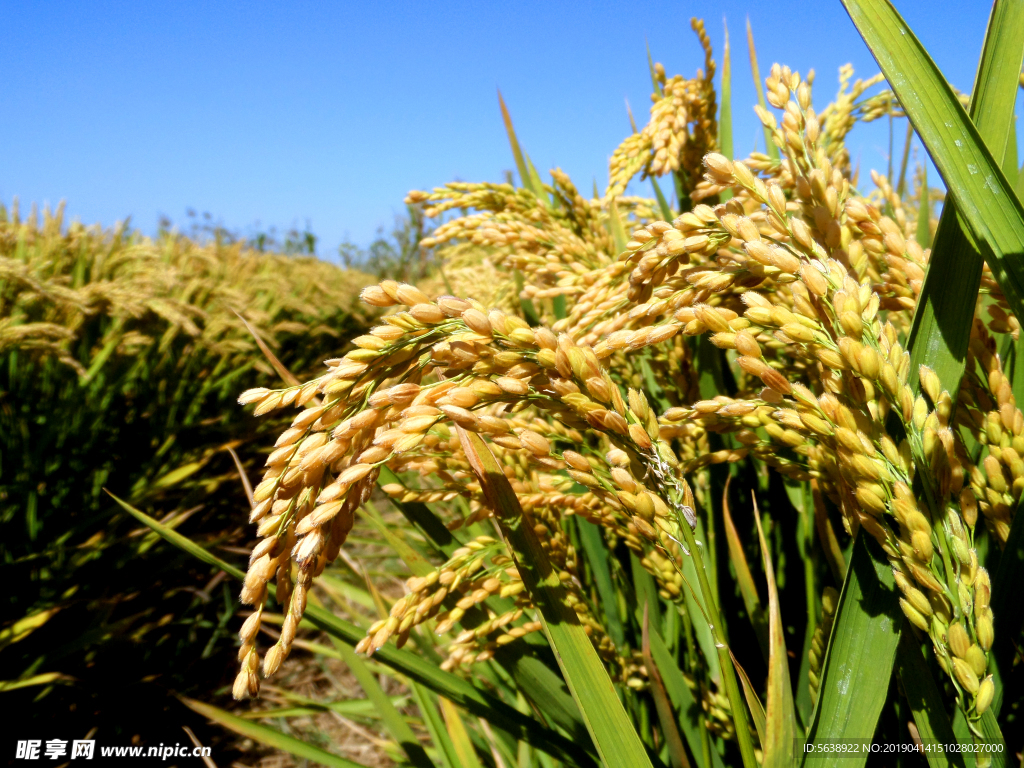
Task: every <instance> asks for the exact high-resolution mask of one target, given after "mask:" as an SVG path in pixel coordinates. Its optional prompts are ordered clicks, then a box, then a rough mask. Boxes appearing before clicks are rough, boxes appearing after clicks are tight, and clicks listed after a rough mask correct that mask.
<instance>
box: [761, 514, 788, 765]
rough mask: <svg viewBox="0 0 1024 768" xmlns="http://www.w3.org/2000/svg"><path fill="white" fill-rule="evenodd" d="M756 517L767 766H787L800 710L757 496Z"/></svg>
mask: <svg viewBox="0 0 1024 768" xmlns="http://www.w3.org/2000/svg"><path fill="white" fill-rule="evenodd" d="M754 520H755V521H756V522H757V538H758V539H759V540H760V542H761V557H762V558H763V559H764V573H765V577H766V578H767V579H768V626H769V633H770V634H769V638H770V640H771V642H770V645H769V649H770V650H769V659H768V711H767V712H766V714H765V737H766V738H765V740H764V741H763V742H762V746H763V747H764V762H763V763H762V765H763V766H764V768H783V767H784V766H789V765H791V764H792V760H793V740H794V739H795V738H796V710H795V709H794V707H793V686H792V683H791V681H790V679H789V661H788V659H787V657H786V637H785V634H784V631H783V628H782V612H781V611H780V609H779V591H778V589H777V588H776V586H775V568H774V567H772V556H771V552H770V551H769V550H768V542H767V541H765V538H764V530H763V529H762V528H761V514H760V513H759V512H758V509H757V499H754Z"/></svg>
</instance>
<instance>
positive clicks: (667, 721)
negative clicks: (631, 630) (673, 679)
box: [641, 604, 690, 768]
mask: <svg viewBox="0 0 1024 768" xmlns="http://www.w3.org/2000/svg"><path fill="white" fill-rule="evenodd" d="M641 632H642V635H641V638H642V639H641V652H642V653H643V658H644V666H645V667H646V668H647V678H648V680H650V686H651V696H652V697H653V698H654V707H655V709H656V710H657V712H658V722H659V723H661V731H662V733H663V734H664V736H665V743H666V745H667V746H668V755H669V759H670V760H671V762H672V768H690V760H689V758H688V757H687V756H686V748H685V747H684V746H683V737H682V736H681V735H680V733H679V725H678V724H677V723H676V718H675V715H673V714H672V705H671V703H670V701H669V697H668V691H667V690H665V682H664V681H663V680H662V679H661V672H659V671H658V665H657V664H655V663H654V657H653V656H652V655H651V627H650V621H649V616H648V610H647V605H646V604H645V605H644V619H643V624H642V626H641Z"/></svg>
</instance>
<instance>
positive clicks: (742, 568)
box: [722, 481, 769, 663]
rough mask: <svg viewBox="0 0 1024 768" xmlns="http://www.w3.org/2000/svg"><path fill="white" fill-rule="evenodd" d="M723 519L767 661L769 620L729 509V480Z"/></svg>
mask: <svg viewBox="0 0 1024 768" xmlns="http://www.w3.org/2000/svg"><path fill="white" fill-rule="evenodd" d="M722 519H723V521H724V522H725V540H726V543H727V544H728V547H729V560H731V561H732V567H733V570H735V571H736V583H737V586H739V588H740V595H741V596H742V597H743V605H744V607H746V609H747V615H748V616H749V617H750V623H751V624H752V625H753V626H754V634H755V635H757V644H758V645H759V646H760V648H761V655H762V656H763V657H764V660H765V662H766V663H767V661H768V658H769V651H768V620H767V618H766V617H765V615H764V608H762V607H761V599H760V598H759V597H758V595H757V585H756V584H755V583H754V576H753V574H752V573H751V572H750V564H749V563H748V562H747V555H746V553H745V552H744V551H743V543H742V542H741V541H740V536H739V533H738V532H737V531H736V524H735V523H734V522H733V519H732V512H731V510H730V509H729V496H728V481H727V482H726V492H725V493H723V494H722Z"/></svg>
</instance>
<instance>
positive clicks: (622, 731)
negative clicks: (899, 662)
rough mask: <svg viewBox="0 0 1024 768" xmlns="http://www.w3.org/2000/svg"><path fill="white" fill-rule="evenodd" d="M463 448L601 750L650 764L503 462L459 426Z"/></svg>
mask: <svg viewBox="0 0 1024 768" xmlns="http://www.w3.org/2000/svg"><path fill="white" fill-rule="evenodd" d="M457 429H458V433H459V438H460V440H461V441H462V447H463V450H464V451H465V453H466V457H467V458H468V460H469V463H470V466H471V467H472V469H473V471H474V472H475V474H476V475H477V477H478V479H479V480H480V483H481V486H482V487H483V489H484V493H485V495H486V496H487V499H488V501H489V502H490V504H491V508H492V509H493V510H494V512H495V515H496V516H497V518H498V521H499V525H500V526H501V530H502V533H503V534H504V535H505V538H506V539H507V541H508V543H509V548H510V549H511V551H512V553H513V556H514V558H515V562H516V567H517V568H518V570H519V573H520V575H521V577H522V579H523V583H524V584H525V585H526V588H527V591H529V593H530V596H531V597H532V598H533V601H534V604H535V605H536V606H537V607H538V609H539V613H540V615H541V619H542V621H543V623H544V630H545V633H546V634H547V636H548V640H549V641H550V643H551V647H552V648H553V649H554V651H555V656H556V657H557V658H558V665H559V667H560V668H561V670H562V674H563V676H564V677H565V681H566V683H567V684H568V685H569V690H570V691H571V692H572V695H573V698H574V699H576V703H577V704H578V705H579V708H580V712H582V713H583V719H584V721H585V722H586V724H587V729H588V730H589V731H590V735H591V738H593V740H594V744H595V746H596V747H597V751H598V753H599V754H600V756H601V759H602V760H603V761H604V763H605V765H606V766H609V768H613V767H614V768H619V766H622V768H631V766H639V767H640V768H649V766H650V765H651V761H650V759H649V758H648V757H647V751H646V750H645V749H644V745H643V742H641V741H640V737H639V736H638V735H637V732H636V730H635V729H634V727H633V724H632V722H631V721H630V719H629V717H628V716H627V715H626V711H625V709H623V707H622V702H621V701H619V698H618V696H617V695H616V693H615V687H614V686H613V685H612V681H611V678H609V677H608V672H607V670H605V668H604V664H602V663H601V659H600V657H598V655H597V651H595V650H594V646H593V645H592V644H591V642H590V639H589V638H588V637H587V633H586V632H585V631H584V630H583V625H582V624H580V620H579V618H578V617H577V616H576V612H575V611H574V610H573V609H572V608H571V607H570V606H569V605H568V603H567V602H566V595H565V590H564V588H563V587H562V585H561V582H560V581H559V578H558V574H557V573H556V572H555V570H554V569H553V568H552V567H551V563H550V561H549V560H548V556H547V553H546V552H545V551H544V548H543V546H541V542H540V539H539V538H538V537H537V534H536V532H535V531H534V529H533V526H532V525H530V524H529V523H528V522H527V521H526V518H525V515H524V513H523V510H522V507H521V506H520V505H519V499H518V498H516V495H515V492H514V491H513V490H512V486H511V485H510V484H509V482H508V478H506V477H505V474H504V472H502V470H501V467H500V466H499V465H498V463H497V462H496V461H495V459H494V456H493V455H492V454H491V452H490V450H489V449H488V448H487V444H486V443H484V441H483V440H482V439H481V438H480V436H479V435H477V434H475V433H472V432H467V431H466V430H464V429H462V427H457Z"/></svg>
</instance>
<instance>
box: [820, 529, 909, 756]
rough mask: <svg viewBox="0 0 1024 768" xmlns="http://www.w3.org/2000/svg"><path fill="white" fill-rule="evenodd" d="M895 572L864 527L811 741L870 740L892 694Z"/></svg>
mask: <svg viewBox="0 0 1024 768" xmlns="http://www.w3.org/2000/svg"><path fill="white" fill-rule="evenodd" d="M895 584H896V582H895V579H894V578H893V575H892V568H890V567H889V563H888V562H887V561H886V559H885V555H884V554H883V553H882V551H881V547H879V546H878V544H877V543H875V541H874V539H871V537H870V536H868V535H867V534H866V533H865V532H864V530H863V529H861V531H860V532H859V533H858V534H857V539H856V541H855V542H854V546H853V557H852V558H851V561H850V567H849V569H848V570H847V574H846V581H845V582H844V584H843V591H842V594H841V595H840V597H839V608H838V610H837V612H836V619H835V624H833V626H832V635H831V639H830V640H829V645H828V650H827V652H826V655H825V660H824V662H823V663H822V670H821V686H820V688H819V691H818V704H817V707H816V708H815V711H814V718H813V720H812V721H811V727H810V729H809V732H808V738H807V741H808V743H820V744H826V743H828V742H829V741H831V740H832V739H840V738H844V739H870V738H872V737H873V736H874V735H875V727H876V726H877V725H878V717H879V715H880V714H881V712H882V707H883V706H884V704H885V700H886V697H887V695H888V692H889V678H890V677H891V676H892V666H893V661H894V659H895V658H896V647H897V644H898V643H899V638H900V628H901V627H902V625H903V612H902V611H901V610H900V604H899V598H898V596H897V594H896V590H895ZM866 761H867V755H866V754H863V755H862V754H857V755H856V756H851V755H849V754H846V755H837V754H836V753H825V754H815V755H814V759H813V760H812V761H810V762H808V760H807V759H806V757H805V759H804V765H806V766H813V768H832V767H833V766H836V767H837V768H839V767H841V768H857V767H858V766H862V765H864V763H865V762H866Z"/></svg>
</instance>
